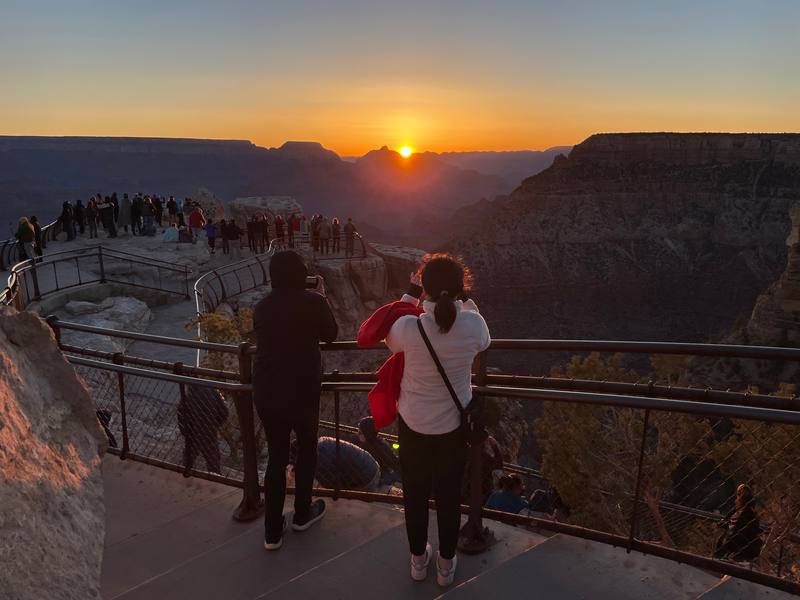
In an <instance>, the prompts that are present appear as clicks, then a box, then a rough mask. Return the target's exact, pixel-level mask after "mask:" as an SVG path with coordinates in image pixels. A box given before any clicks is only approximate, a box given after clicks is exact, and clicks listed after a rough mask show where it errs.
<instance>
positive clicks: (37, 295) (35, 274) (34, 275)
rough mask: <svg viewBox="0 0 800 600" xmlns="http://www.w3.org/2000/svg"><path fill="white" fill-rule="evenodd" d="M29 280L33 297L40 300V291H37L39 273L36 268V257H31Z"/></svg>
mask: <svg viewBox="0 0 800 600" xmlns="http://www.w3.org/2000/svg"><path fill="white" fill-rule="evenodd" d="M31 267H32V268H31V281H33V299H34V300H41V299H42V293H41V292H40V291H39V273H38V271H37V269H36V257H31Z"/></svg>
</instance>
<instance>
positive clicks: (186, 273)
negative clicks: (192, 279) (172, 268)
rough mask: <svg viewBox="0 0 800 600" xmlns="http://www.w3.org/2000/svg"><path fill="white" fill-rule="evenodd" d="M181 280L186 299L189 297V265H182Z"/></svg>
mask: <svg viewBox="0 0 800 600" xmlns="http://www.w3.org/2000/svg"><path fill="white" fill-rule="evenodd" d="M183 280H184V282H185V284H186V299H187V300H188V299H189V267H187V266H186V265H184V266H183Z"/></svg>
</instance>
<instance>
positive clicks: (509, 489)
mask: <svg viewBox="0 0 800 600" xmlns="http://www.w3.org/2000/svg"><path fill="white" fill-rule="evenodd" d="M522 492H523V486H522V479H520V476H519V475H517V474H516V473H512V474H511V475H503V476H502V477H501V478H500V481H499V483H498V489H497V490H495V491H494V492H492V493H491V495H490V496H489V499H488V500H487V501H486V508H489V509H492V510H501V511H503V512H507V513H514V514H515V515H516V514H519V512H520V511H521V510H523V509H525V508H528V502H527V501H526V500H525V499H524V498H523V497H522Z"/></svg>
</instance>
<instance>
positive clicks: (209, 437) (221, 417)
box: [178, 385, 228, 477]
mask: <svg viewBox="0 0 800 600" xmlns="http://www.w3.org/2000/svg"><path fill="white" fill-rule="evenodd" d="M185 390H186V391H185V392H184V393H182V394H181V399H180V401H179V402H178V429H179V430H180V432H181V434H182V435H183V437H184V440H185V445H184V448H183V468H184V471H183V474H184V475H185V476H186V477H188V476H189V471H191V470H192V468H193V467H194V461H195V459H196V458H197V455H198V454H202V455H203V458H205V460H206V468H207V469H208V471H209V472H210V473H219V472H220V469H221V464H220V452H219V442H218V437H219V428H220V427H221V426H222V424H223V423H225V421H227V420H228V407H227V406H226V405H225V400H224V399H223V398H222V394H220V393H219V392H218V391H217V390H215V389H214V388H209V387H201V386H199V385H187V386H186V388H185Z"/></svg>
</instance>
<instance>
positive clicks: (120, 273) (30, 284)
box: [0, 245, 191, 310]
mask: <svg viewBox="0 0 800 600" xmlns="http://www.w3.org/2000/svg"><path fill="white" fill-rule="evenodd" d="M190 275H191V272H190V269H189V267H188V266H186V265H178V264H175V263H169V262H166V261H161V260H156V259H152V258H144V257H142V256H139V255H136V254H131V253H128V252H123V251H120V250H115V249H113V248H108V247H106V246H101V245H98V246H87V247H83V248H76V249H72V250H65V251H62V252H54V253H51V254H46V255H45V256H42V257H39V258H34V259H28V260H25V261H22V262H20V263H17V264H16V265H14V267H13V268H12V269H11V274H10V275H9V278H8V285H7V286H6V288H5V289H4V290H2V291H0V304H5V305H10V304H14V305H15V306H16V307H17V308H18V309H20V310H23V309H24V308H25V307H26V306H28V305H29V304H30V303H31V302H37V301H39V300H42V299H43V298H46V297H47V296H50V295H52V294H55V293H58V292H61V291H64V290H68V289H70V288H75V287H78V286H83V285H88V284H96V283H115V284H119V285H125V286H132V287H137V288H142V289H148V290H154V291H158V292H165V293H168V294H173V295H179V296H183V297H185V298H187V299H188V298H189V277H190Z"/></svg>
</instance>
